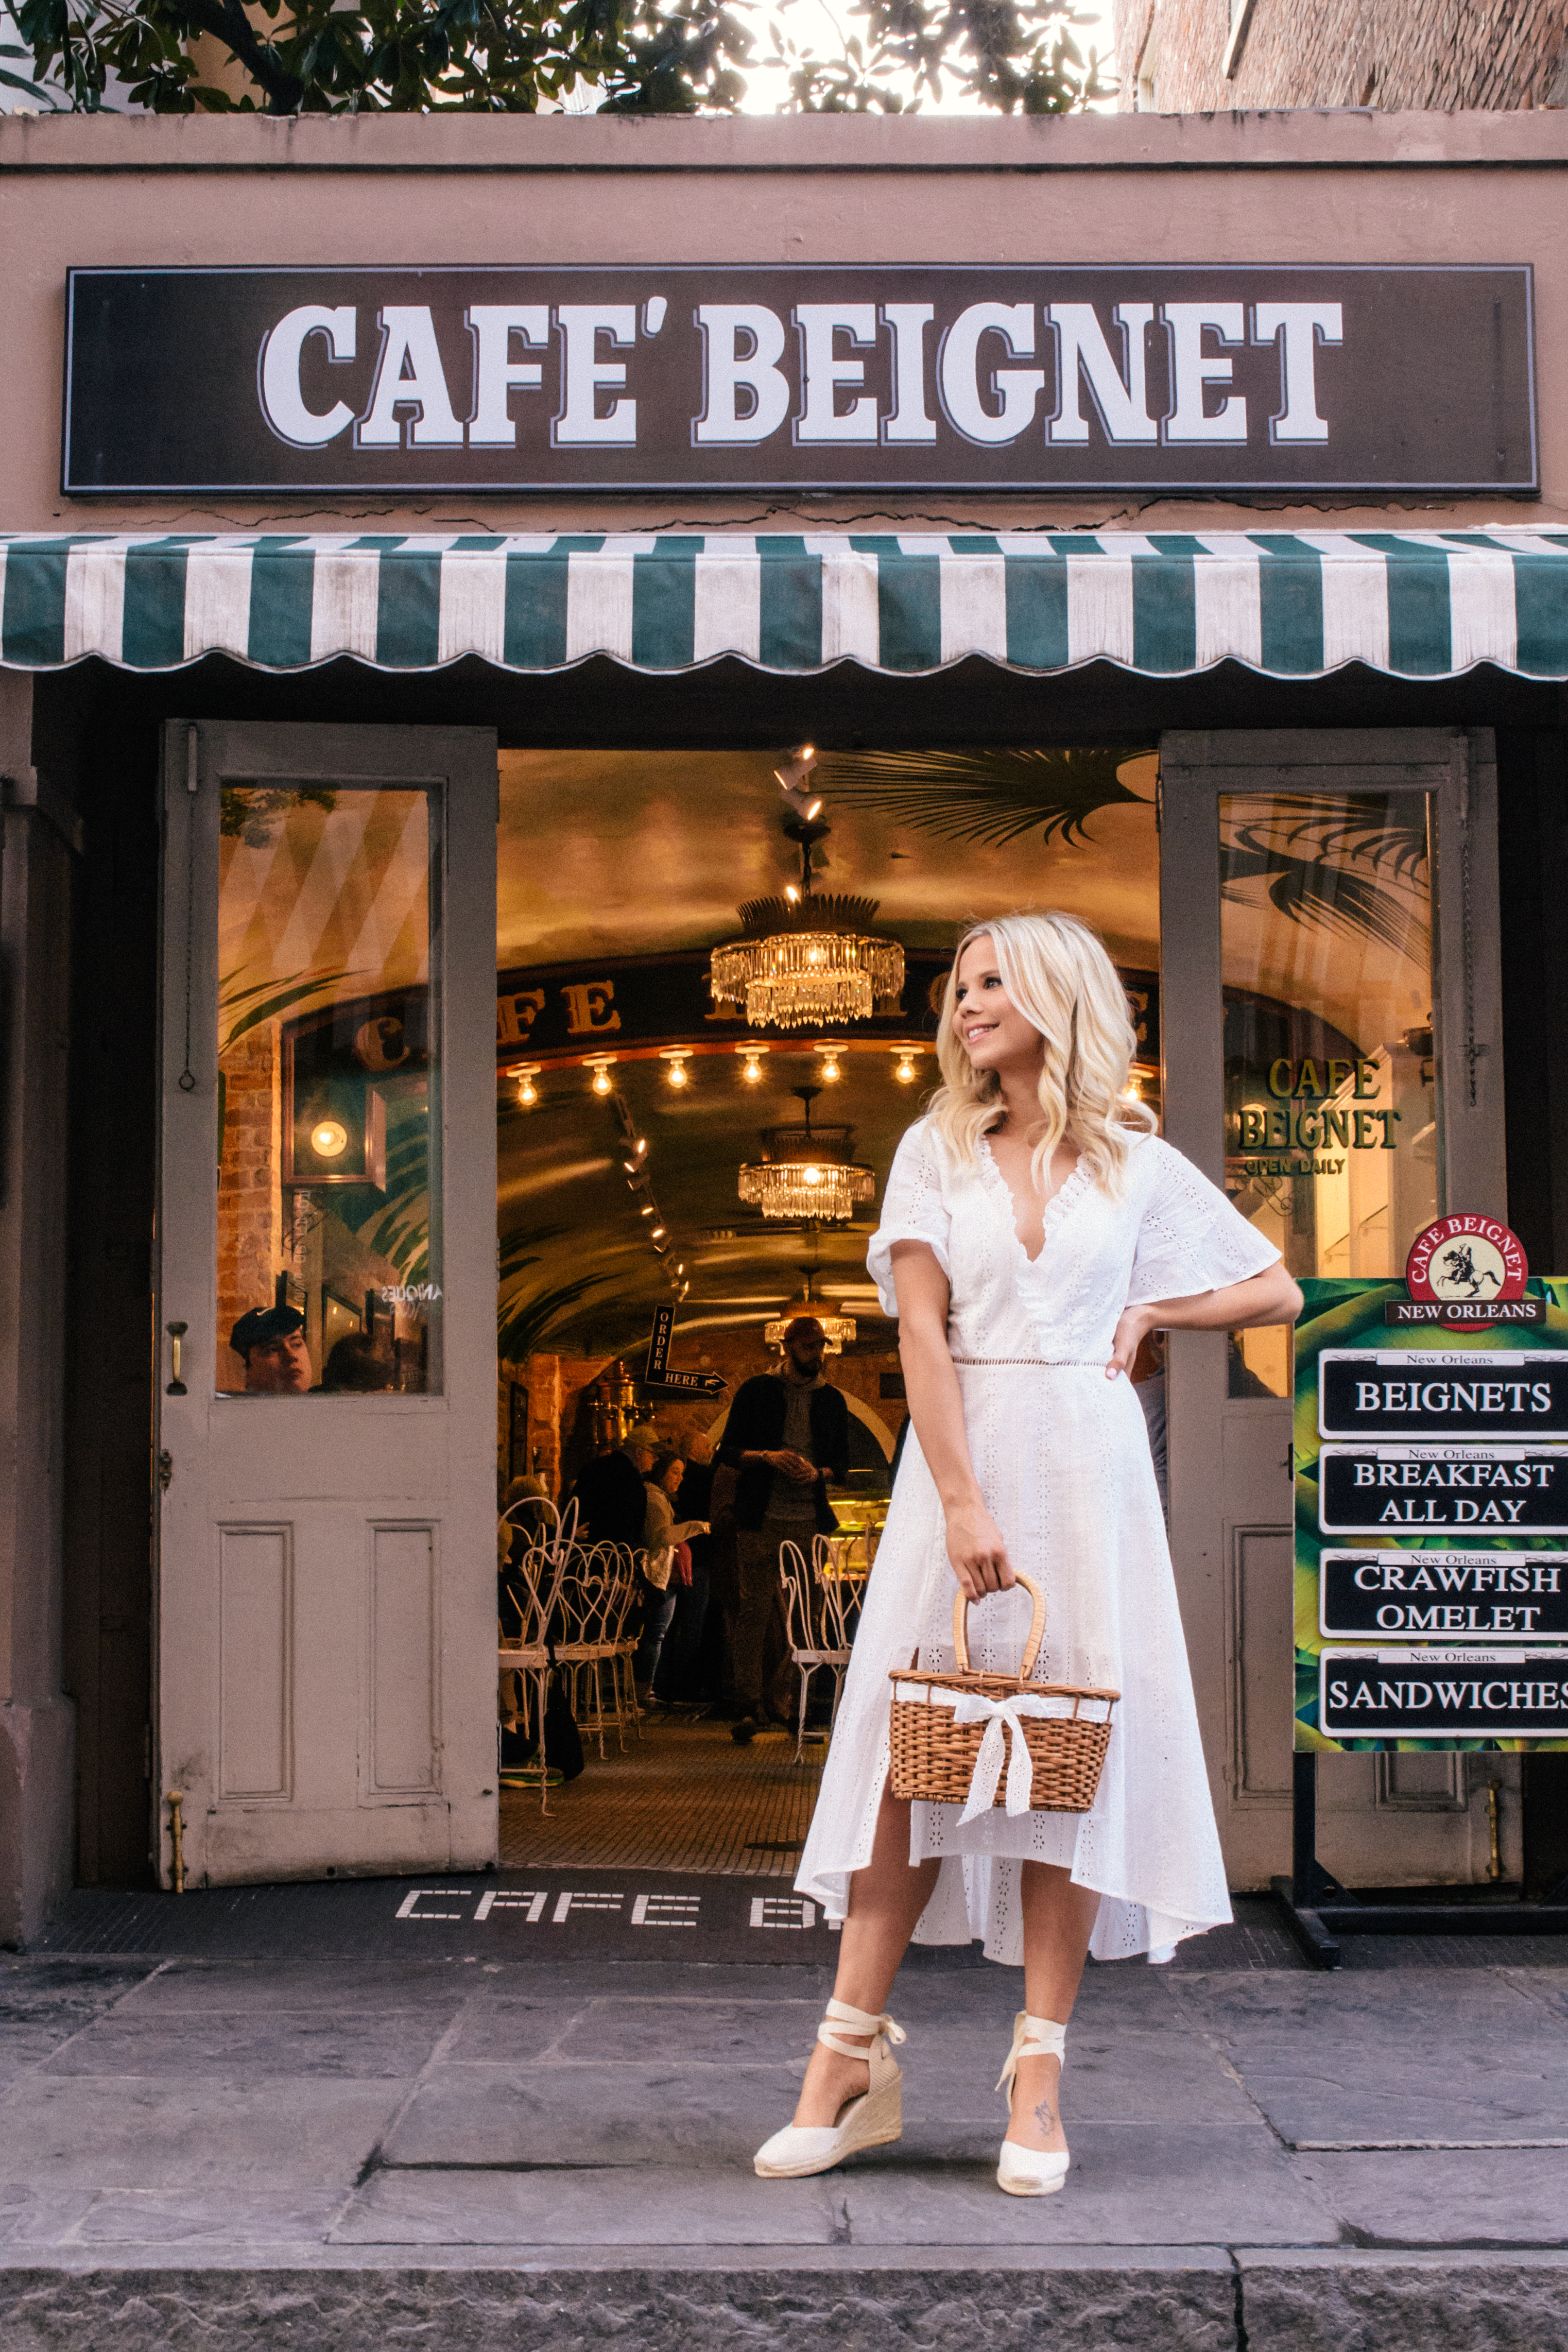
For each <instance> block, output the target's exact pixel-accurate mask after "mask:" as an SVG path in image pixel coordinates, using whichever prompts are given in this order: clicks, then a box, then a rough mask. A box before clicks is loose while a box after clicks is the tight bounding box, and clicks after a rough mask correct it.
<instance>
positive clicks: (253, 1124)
mask: <svg viewBox="0 0 1568 2352" xmlns="http://www.w3.org/2000/svg"><path fill="white" fill-rule="evenodd" d="M221 824H222V843H221V856H220V863H219V885H218V930H219V961H218V972H219V983H218V1122H219V1160H218V1331H217V1339H218V1345H217V1364H218V1375H217V1385H218V1389H219V1391H220V1392H221V1393H225V1394H252V1395H256V1394H272V1395H277V1394H280V1393H281V1394H296V1395H298V1394H307V1393H308V1394H311V1395H329V1394H332V1393H339V1394H342V1393H345V1392H352V1393H360V1394H364V1393H382V1394H392V1393H393V1392H396V1391H402V1392H403V1393H405V1394H406V1393H409V1392H415V1393H430V1392H432V1391H435V1390H437V1389H439V1387H440V1385H441V1233H440V1217H439V1205H440V1184H439V1181H438V1165H437V1155H438V1152H439V1148H440V1094H439V1073H438V1068H437V1055H436V1043H437V1039H438V1037H439V1035H440V1024H439V1019H438V1010H439V1007H438V1000H437V990H438V986H439V911H438V899H437V892H436V885H435V879H434V877H435V876H436V873H437V870H438V869H437V866H436V859H435V824H436V812H435V809H434V804H433V803H432V800H431V797H430V795H429V794H428V793H424V792H417V791H397V792H384V791H378V790H373V789H372V790H366V789H364V788H362V787H359V786H354V785H336V784H334V785H329V786H311V787H308V788H301V789H298V790H291V789H281V790H280V789H277V788H275V787H273V786H271V785H261V784H256V785H246V784H226V785H225V787H224V793H223V814H222V820H221Z"/></svg>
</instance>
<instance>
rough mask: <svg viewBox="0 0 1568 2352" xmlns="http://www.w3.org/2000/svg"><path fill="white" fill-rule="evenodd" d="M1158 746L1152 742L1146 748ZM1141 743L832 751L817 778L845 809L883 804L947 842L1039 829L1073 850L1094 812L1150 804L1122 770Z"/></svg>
mask: <svg viewBox="0 0 1568 2352" xmlns="http://www.w3.org/2000/svg"><path fill="white" fill-rule="evenodd" d="M1152 750H1153V746H1152V745H1147V746H1145V747H1144V751H1143V755H1144V756H1146V755H1147V752H1148V751H1152ZM1139 756H1140V752H1139V750H1138V747H1136V746H1134V747H1129V746H1127V745H1125V744H1124V745H1123V746H1122V747H1121V748H1120V749H1119V750H1118V749H1115V748H1111V749H1106V748H1105V747H1103V746H1102V745H1099V744H1091V745H1089V746H1087V747H1075V748H1072V749H1066V750H1046V751H1030V750H1015V749H1011V748H1009V747H1007V746H998V747H995V748H991V747H987V748H984V749H981V750H979V751H830V752H825V753H824V754H823V756H822V758H821V760H820V761H819V762H818V765H817V769H816V777H815V781H816V783H817V786H818V788H819V789H820V790H821V791H822V792H824V793H828V794H830V795H831V798H832V799H833V800H834V801H835V802H837V803H839V804H840V805H841V806H846V807H850V808H862V809H875V810H876V811H877V812H878V813H879V814H883V815H888V816H893V817H895V818H897V819H898V820H899V821H900V822H901V823H902V824H906V825H908V826H909V827H910V829H911V830H912V831H913V832H916V833H925V834H933V835H936V837H937V839H939V840H942V841H972V842H984V843H987V844H988V845H993V846H995V845H1001V844H1004V843H1007V842H1009V841H1023V840H1026V839H1027V838H1028V837H1029V836H1030V835H1031V834H1038V835H1039V836H1040V839H1041V841H1043V842H1048V843H1049V842H1058V843H1060V844H1061V845H1062V846H1063V847H1069V848H1070V847H1072V846H1073V845H1075V844H1077V843H1080V842H1082V841H1084V840H1085V839H1087V837H1088V835H1087V826H1088V823H1089V819H1090V818H1091V817H1092V816H1093V815H1094V814H1096V812H1097V811H1098V810H1100V809H1103V808H1111V807H1113V806H1115V805H1116V804H1117V803H1123V802H1133V803H1140V802H1143V801H1144V798H1145V796H1144V794H1143V793H1135V792H1133V791H1131V790H1130V789H1129V787H1128V786H1127V785H1126V784H1124V783H1123V782H1121V780H1120V778H1119V777H1118V774H1117V770H1118V769H1120V768H1124V767H1125V766H1126V765H1127V764H1128V762H1129V761H1132V760H1134V759H1136V758H1138V757H1139Z"/></svg>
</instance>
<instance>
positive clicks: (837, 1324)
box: [762, 1269, 855, 1356]
mask: <svg viewBox="0 0 1568 2352" xmlns="http://www.w3.org/2000/svg"><path fill="white" fill-rule="evenodd" d="M813 1279H814V1275H813V1273H812V1272H811V1271H810V1269H808V1270H807V1273H806V1287H805V1288H804V1290H802V1292H801V1293H800V1297H799V1298H797V1299H794V1300H792V1301H791V1303H790V1305H789V1309H788V1311H787V1312H786V1313H784V1314H783V1315H780V1316H779V1317H778V1318H776V1319H775V1320H774V1321H773V1322H771V1323H765V1324H764V1325H763V1327H762V1340H763V1345H764V1346H765V1347H768V1348H781V1347H782V1346H783V1345H784V1334H785V1332H786V1331H788V1329H789V1326H790V1324H791V1323H794V1322H798V1321H799V1319H800V1317H801V1316H802V1315H809V1316H810V1318H811V1320H812V1321H813V1322H814V1323H818V1324H820V1325H821V1332H822V1338H823V1339H824V1341H825V1342H826V1352H827V1353H828V1354H829V1355H830V1356H841V1355H842V1353H843V1351H844V1345H845V1342H846V1341H847V1340H852V1339H853V1338H854V1336H855V1318H854V1317H853V1316H852V1315H834V1314H832V1313H831V1311H830V1310H828V1309H827V1308H824V1307H819V1306H818V1304H817V1301H816V1300H815V1298H814V1297H812V1295H811V1284H812V1281H813Z"/></svg>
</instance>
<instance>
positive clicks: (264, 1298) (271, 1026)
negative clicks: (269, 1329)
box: [217, 1021, 282, 1389]
mask: <svg viewBox="0 0 1568 2352" xmlns="http://www.w3.org/2000/svg"><path fill="white" fill-rule="evenodd" d="M278 1065H279V1055H278V1034H277V1023H276V1022H275V1021H267V1022H263V1023H262V1024H261V1025H260V1026H259V1027H258V1028H256V1029H252V1030H251V1031H250V1032H249V1033H248V1034H246V1036H244V1037H242V1038H241V1039H240V1041H239V1043H238V1045H231V1046H230V1047H229V1049H228V1051H227V1052H226V1053H225V1055H223V1057H222V1062H221V1065H220V1066H221V1068H222V1070H223V1074H224V1078H225V1088H224V1141H223V1158H222V1163H221V1165H220V1167H219V1171H218V1331H219V1334H220V1344H219V1349H218V1366H219V1369H218V1382H217V1384H218V1386H219V1388H220V1389H243V1388H244V1386H245V1366H244V1364H243V1363H242V1362H241V1361H240V1359H239V1358H238V1357H237V1356H236V1355H235V1354H234V1353H233V1352H232V1351H231V1349H229V1347H228V1345H227V1340H228V1335H229V1333H230V1331H232V1330H233V1328H234V1327H235V1323H236V1322H237V1321H238V1320H239V1318H240V1317H241V1316H242V1315H244V1314H245V1313H246V1311H247V1309H249V1308H250V1307H270V1306H271V1304H272V1299H273V1286H274V1283H275V1281H276V1278H277V1269H278V1266H279V1265H281V1263H282V1257H281V1249H280V1235H279V1232H278V1219H279V1196H278V1191H277V1170H278V1152H279V1146H280V1141H281V1135H280V1108H281V1100H280V1089H279V1068H278Z"/></svg>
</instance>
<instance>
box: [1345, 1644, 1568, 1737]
mask: <svg viewBox="0 0 1568 2352" xmlns="http://www.w3.org/2000/svg"><path fill="white" fill-rule="evenodd" d="M1320 1665H1321V1673H1322V1684H1321V1695H1320V1699H1319V1707H1318V1719H1319V1722H1320V1724H1321V1725H1322V1729H1323V1731H1324V1733H1325V1734H1326V1735H1327V1737H1328V1738H1331V1739H1542V1738H1544V1739H1563V1738H1568V1649H1562V1650H1545V1651H1541V1652H1532V1651H1524V1652H1520V1651H1517V1650H1515V1651H1488V1650H1325V1651H1323V1653H1322V1659H1321V1661H1320Z"/></svg>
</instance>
